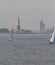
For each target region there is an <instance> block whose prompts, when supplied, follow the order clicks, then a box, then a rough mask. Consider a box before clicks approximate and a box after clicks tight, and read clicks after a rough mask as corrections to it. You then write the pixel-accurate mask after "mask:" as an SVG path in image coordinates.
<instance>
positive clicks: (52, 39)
mask: <svg viewBox="0 0 55 65" xmlns="http://www.w3.org/2000/svg"><path fill="white" fill-rule="evenodd" d="M54 33H55V30H54V32H53V33H52V37H51V39H50V42H54Z"/></svg>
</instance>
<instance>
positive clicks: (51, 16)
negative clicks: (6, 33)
mask: <svg viewBox="0 0 55 65" xmlns="http://www.w3.org/2000/svg"><path fill="white" fill-rule="evenodd" d="M18 16H19V17H20V20H21V28H23V29H31V30H38V29H39V23H40V21H41V20H43V21H44V23H45V24H46V27H51V26H53V24H54V26H55V0H0V28H2V27H5V28H9V29H10V28H11V27H12V25H13V26H14V28H16V26H17V24H18Z"/></svg>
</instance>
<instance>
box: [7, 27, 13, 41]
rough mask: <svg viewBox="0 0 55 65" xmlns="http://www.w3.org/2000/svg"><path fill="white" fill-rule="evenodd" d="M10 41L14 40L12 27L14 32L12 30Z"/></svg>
mask: <svg viewBox="0 0 55 65" xmlns="http://www.w3.org/2000/svg"><path fill="white" fill-rule="evenodd" d="M8 40H9V41H11V40H13V26H12V30H11V36H10V37H9V38H8Z"/></svg>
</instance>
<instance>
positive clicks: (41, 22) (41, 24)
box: [40, 20, 45, 31]
mask: <svg viewBox="0 0 55 65" xmlns="http://www.w3.org/2000/svg"><path fill="white" fill-rule="evenodd" d="M44 30H45V24H44V23H43V21H42V20H41V21H40V31H44Z"/></svg>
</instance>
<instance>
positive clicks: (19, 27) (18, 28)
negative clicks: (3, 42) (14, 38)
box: [17, 16, 21, 31]
mask: <svg viewBox="0 0 55 65" xmlns="http://www.w3.org/2000/svg"><path fill="white" fill-rule="evenodd" d="M20 29H21V26H20V18H19V16H18V26H17V30H18V31H19V30H20Z"/></svg>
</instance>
